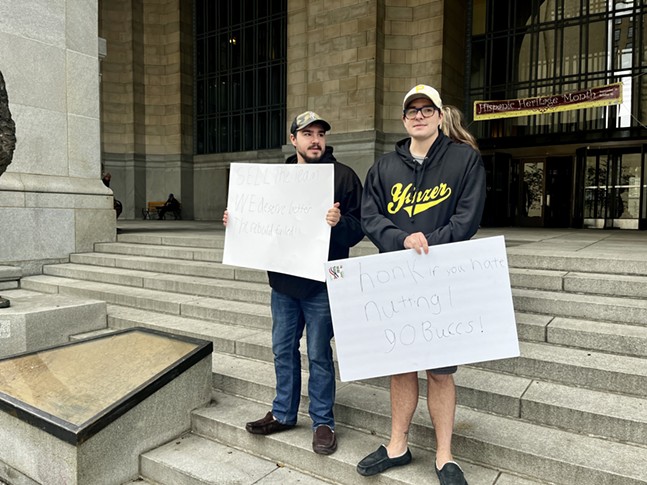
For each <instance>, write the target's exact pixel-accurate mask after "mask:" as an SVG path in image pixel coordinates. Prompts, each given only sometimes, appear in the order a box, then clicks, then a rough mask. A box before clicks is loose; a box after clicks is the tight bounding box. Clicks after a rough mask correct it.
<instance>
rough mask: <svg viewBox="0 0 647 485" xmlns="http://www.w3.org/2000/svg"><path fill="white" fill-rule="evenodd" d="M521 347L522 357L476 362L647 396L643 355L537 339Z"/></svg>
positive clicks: (496, 368)
mask: <svg viewBox="0 0 647 485" xmlns="http://www.w3.org/2000/svg"><path fill="white" fill-rule="evenodd" d="M520 349H521V356H520V357H517V358H514V359H502V360H493V361H490V362H481V363H479V364H474V365H475V366H477V367H479V368H483V369H489V370H493V371H499V372H505V373H509V374H514V375H518V376H525V377H528V378H531V379H540V380H546V381H555V382H558V383H562V384H566V385H570V386H579V387H584V388H587V389H594V390H598V391H607V392H613V393H624V394H628V395H633V396H639V397H643V398H644V397H647V360H645V359H644V358H639V357H628V356H624V355H615V354H608V353H604V352H594V351H591V350H581V349H574V348H569V347H560V346H556V345H551V344H542V343H536V342H520Z"/></svg>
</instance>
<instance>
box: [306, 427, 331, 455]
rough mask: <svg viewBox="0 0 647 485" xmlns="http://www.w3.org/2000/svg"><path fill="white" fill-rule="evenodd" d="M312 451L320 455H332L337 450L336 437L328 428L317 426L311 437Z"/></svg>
mask: <svg viewBox="0 0 647 485" xmlns="http://www.w3.org/2000/svg"><path fill="white" fill-rule="evenodd" d="M312 449H313V450H314V452H315V453H318V454H320V455H332V454H333V453H334V452H335V450H337V437H336V436H335V432H334V431H333V430H332V429H331V428H330V426H326V425H325V424H322V425H321V426H317V429H315V432H314V435H313V436H312Z"/></svg>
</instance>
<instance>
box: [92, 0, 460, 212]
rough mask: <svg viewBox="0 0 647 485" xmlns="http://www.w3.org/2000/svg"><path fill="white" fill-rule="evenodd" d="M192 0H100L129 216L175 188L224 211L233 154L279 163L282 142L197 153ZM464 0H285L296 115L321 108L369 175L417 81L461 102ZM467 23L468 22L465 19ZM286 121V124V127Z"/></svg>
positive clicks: (111, 160) (290, 100) (347, 158)
mask: <svg viewBox="0 0 647 485" xmlns="http://www.w3.org/2000/svg"><path fill="white" fill-rule="evenodd" d="M192 3H193V2H186V1H181V0H115V1H107V0H102V1H100V2H99V8H100V14H99V19H100V23H99V33H100V36H101V37H103V38H105V39H106V43H107V56H106V57H105V59H103V61H102V63H101V73H102V77H101V103H102V123H101V126H102V134H101V136H102V152H103V153H102V156H103V162H104V165H105V170H108V171H110V172H111V173H112V176H113V179H112V180H113V184H112V187H113V188H114V191H115V195H116V197H117V198H118V199H119V200H121V201H122V203H123V204H124V215H123V216H122V217H126V218H138V217H141V209H142V208H143V207H144V206H145V204H146V202H147V201H150V200H163V199H165V198H166V196H167V194H168V193H170V192H172V193H174V194H175V195H176V196H177V197H178V198H179V199H180V200H181V202H182V208H183V213H184V215H185V217H186V218H194V219H196V220H215V219H219V218H220V216H221V214H222V210H223V209H224V208H225V205H226V193H227V177H228V166H229V164H230V163H231V162H239V161H242V162H264V163H274V162H280V161H282V160H283V159H284V157H285V155H287V154H288V153H292V151H293V148H292V146H291V145H289V141H288V140H287V139H286V140H285V141H284V143H285V145H284V146H283V147H282V149H281V148H277V149H270V150H258V151H252V152H249V151H247V152H233V153H218V154H205V155H194V149H193V140H192V129H193V125H192V123H193V105H192V99H193V46H192V39H193V31H192V15H193V12H192ZM465 5H466V2H465V1H464V0H455V1H452V2H449V1H443V0H377V1H363V0H315V1H312V0H311V1H307V0H288V1H287V86H286V89H287V96H286V119H287V120H288V122H287V123H288V124H289V123H290V121H291V120H292V119H293V118H294V116H295V115H297V114H298V113H300V112H302V111H305V110H314V111H317V112H318V113H319V114H320V115H322V116H324V117H325V118H326V119H327V120H329V121H330V123H331V125H332V127H333V129H332V131H331V134H330V138H329V144H331V145H333V146H334V147H335V154H336V155H337V156H338V158H339V159H340V160H342V161H344V162H345V163H347V164H349V165H351V166H353V168H355V170H356V171H357V172H358V174H359V175H360V178H363V176H364V174H365V173H366V171H367V170H368V168H369V166H370V165H371V164H372V163H373V161H374V159H375V157H376V155H378V154H381V153H383V152H385V151H388V150H390V149H392V147H393V143H394V142H395V141H396V140H397V139H399V138H401V137H402V136H403V135H404V130H403V126H402V121H401V116H402V115H401V113H402V106H401V103H402V97H403V95H404V93H405V92H406V91H408V90H409V88H410V87H411V86H413V85H415V84H417V83H421V82H424V83H427V84H431V85H434V86H436V87H438V89H440V90H441V91H442V92H443V95H444V96H445V98H446V99H447V101H450V102H455V103H462V101H463V100H462V93H463V81H464V79H463V72H464V69H463V67H464V66H463V64H464V59H465V57H464V47H465V32H464V25H465V11H466V9H465ZM461 29H462V30H461ZM286 131H287V130H286Z"/></svg>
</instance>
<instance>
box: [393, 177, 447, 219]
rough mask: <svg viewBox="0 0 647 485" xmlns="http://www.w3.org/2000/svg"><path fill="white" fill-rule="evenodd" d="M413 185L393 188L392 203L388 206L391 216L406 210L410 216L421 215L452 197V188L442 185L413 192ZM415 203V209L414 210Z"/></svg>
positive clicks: (396, 185)
mask: <svg viewBox="0 0 647 485" xmlns="http://www.w3.org/2000/svg"><path fill="white" fill-rule="evenodd" d="M412 189H413V184H409V185H407V186H406V187H404V186H403V185H402V184H400V183H398V184H394V185H393V187H392V188H391V197H392V202H389V204H388V205H387V210H388V211H389V213H391V214H396V213H397V212H398V211H400V210H404V211H405V212H406V213H407V214H409V216H411V215H416V214H420V213H421V212H424V211H426V210H428V209H430V208H432V207H434V206H436V205H438V204H440V203H441V202H444V201H445V200H447V199H448V198H449V197H451V195H452V189H451V187H448V186H447V184H445V183H441V184H438V185H437V186H435V187H432V188H429V189H425V190H424V191H417V192H415V191H414V192H413V193H412ZM414 201H415V209H414Z"/></svg>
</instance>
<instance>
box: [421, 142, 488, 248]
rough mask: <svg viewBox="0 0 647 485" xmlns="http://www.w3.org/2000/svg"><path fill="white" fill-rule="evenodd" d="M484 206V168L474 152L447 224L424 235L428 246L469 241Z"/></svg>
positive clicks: (477, 226)
mask: <svg viewBox="0 0 647 485" xmlns="http://www.w3.org/2000/svg"><path fill="white" fill-rule="evenodd" d="M484 205H485V166H484V165H483V160H482V159H481V157H480V156H479V155H478V154H477V153H476V152H474V154H473V160H472V163H471V164H470V169H469V170H468V171H467V173H466V174H465V183H464V184H463V190H462V191H461V193H460V195H459V197H458V203H457V205H456V210H455V212H454V214H453V215H452V216H451V218H450V219H449V223H448V224H446V225H444V226H441V227H439V228H438V229H436V230H434V231H433V232H431V233H428V234H426V235H425V236H426V237H427V241H428V243H429V245H430V246H432V245H436V244H444V243H449V242H456V241H466V240H468V239H470V238H471V237H472V236H473V235H474V234H476V231H477V230H478V228H479V224H480V223H481V216H482V215H483V207H484Z"/></svg>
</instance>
